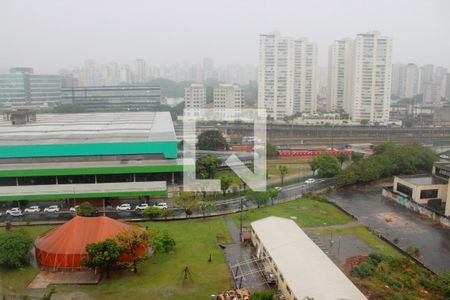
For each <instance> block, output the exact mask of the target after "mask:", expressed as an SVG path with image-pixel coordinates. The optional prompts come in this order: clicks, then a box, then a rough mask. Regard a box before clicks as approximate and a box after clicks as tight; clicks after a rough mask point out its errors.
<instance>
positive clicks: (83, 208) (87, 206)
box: [77, 202, 97, 217]
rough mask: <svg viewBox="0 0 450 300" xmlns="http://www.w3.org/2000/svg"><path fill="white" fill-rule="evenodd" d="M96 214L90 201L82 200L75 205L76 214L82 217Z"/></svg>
mask: <svg viewBox="0 0 450 300" xmlns="http://www.w3.org/2000/svg"><path fill="white" fill-rule="evenodd" d="M96 214H97V211H96V209H95V207H94V205H92V203H90V202H82V203H81V204H80V206H78V207H77V215H79V216H82V217H93V216H95V215H96Z"/></svg>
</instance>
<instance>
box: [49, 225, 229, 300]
mask: <svg viewBox="0 0 450 300" xmlns="http://www.w3.org/2000/svg"><path fill="white" fill-rule="evenodd" d="M142 224H143V225H147V226H148V227H149V228H156V229H158V230H161V231H167V232H169V233H170V234H171V235H172V236H173V237H174V239H175V241H176V243H177V244H176V250H175V253H171V254H156V255H154V256H152V257H150V259H148V260H147V261H145V262H143V263H141V264H140V265H139V266H138V271H139V273H138V274H137V275H134V274H133V273H131V272H130V271H121V272H116V273H112V276H111V278H110V279H106V278H105V279H103V280H102V281H101V282H100V284H98V285H96V286H87V285H83V286H81V285H76V286H55V288H56V292H57V293H58V294H61V296H63V295H67V294H70V293H72V292H82V293H85V294H87V295H89V296H92V297H94V298H96V299H186V300H188V299H207V298H208V297H209V295H211V294H217V293H218V292H219V291H222V290H224V289H227V288H229V287H230V286H231V279H230V275H229V271H228V267H227V265H226V264H225V260H224V256H223V253H222V250H221V249H220V248H219V247H218V246H217V244H216V242H217V241H220V242H229V241H231V238H230V236H229V233H228V230H227V227H226V224H225V221H224V219H223V218H221V217H218V218H209V219H206V220H188V221H174V222H147V223H142ZM210 254H211V255H212V263H208V258H209V255H210ZM186 266H188V267H189V269H190V271H191V273H192V280H186V281H184V280H183V274H184V273H183V269H184V268H185V267H186Z"/></svg>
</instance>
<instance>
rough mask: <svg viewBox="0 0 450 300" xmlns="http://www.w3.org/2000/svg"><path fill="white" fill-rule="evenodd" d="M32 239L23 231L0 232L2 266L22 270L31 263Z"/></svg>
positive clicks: (0, 263)
mask: <svg viewBox="0 0 450 300" xmlns="http://www.w3.org/2000/svg"><path fill="white" fill-rule="evenodd" d="M32 245H33V240H32V238H31V237H30V236H29V235H28V234H27V233H26V232H23V231H21V230H14V231H13V230H5V231H2V232H0V265H1V266H3V267H7V268H20V267H23V266H26V265H28V264H29V263H30V249H31V246H32Z"/></svg>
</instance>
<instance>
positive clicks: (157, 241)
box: [153, 232, 176, 253]
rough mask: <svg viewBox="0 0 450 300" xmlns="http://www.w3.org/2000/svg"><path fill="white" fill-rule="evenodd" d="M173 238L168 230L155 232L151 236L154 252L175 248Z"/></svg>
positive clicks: (168, 250)
mask: <svg viewBox="0 0 450 300" xmlns="http://www.w3.org/2000/svg"><path fill="white" fill-rule="evenodd" d="M175 245H176V243H175V240H174V239H173V238H172V237H171V236H170V235H169V233H168V232H163V233H162V234H161V233H159V232H156V233H155V236H154V237H153V247H154V249H155V251H156V252H164V253H169V252H171V251H173V250H174V249H175Z"/></svg>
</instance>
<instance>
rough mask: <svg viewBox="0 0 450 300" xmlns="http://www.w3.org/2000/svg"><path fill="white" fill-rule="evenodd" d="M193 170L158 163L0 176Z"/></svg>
mask: <svg viewBox="0 0 450 300" xmlns="http://www.w3.org/2000/svg"><path fill="white" fill-rule="evenodd" d="M185 169H186V170H190V171H193V170H194V166H193V165H190V166H183V165H168V166H167V165H166V166H165V165H160V166H123V167H122V166H120V167H100V168H70V169H29V170H0V177H27V176H57V175H60V176H62V175H93V174H130V173H167V172H183V170H185Z"/></svg>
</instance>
